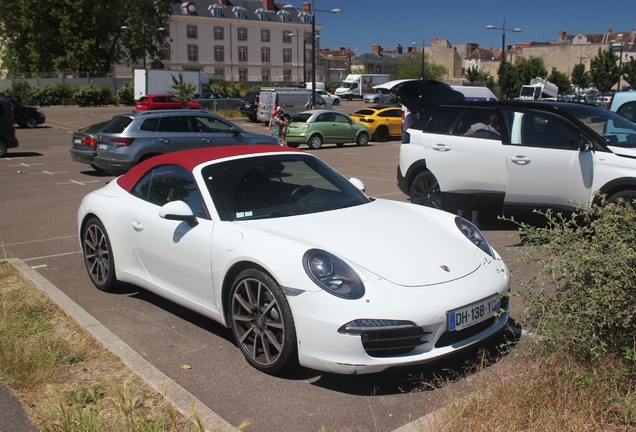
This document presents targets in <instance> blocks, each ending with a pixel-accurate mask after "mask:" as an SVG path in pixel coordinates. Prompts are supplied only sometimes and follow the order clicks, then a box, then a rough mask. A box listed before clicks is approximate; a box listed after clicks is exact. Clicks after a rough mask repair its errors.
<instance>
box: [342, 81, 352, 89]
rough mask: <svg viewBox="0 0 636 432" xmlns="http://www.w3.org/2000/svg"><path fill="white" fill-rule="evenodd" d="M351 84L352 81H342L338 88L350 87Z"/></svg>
mask: <svg viewBox="0 0 636 432" xmlns="http://www.w3.org/2000/svg"><path fill="white" fill-rule="evenodd" d="M352 84H353V83H348V82H343V83H342V84H340V88H351V85H352Z"/></svg>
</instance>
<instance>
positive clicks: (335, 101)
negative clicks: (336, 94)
mask: <svg viewBox="0 0 636 432" xmlns="http://www.w3.org/2000/svg"><path fill="white" fill-rule="evenodd" d="M339 103H340V99H334V100H333V104H332V105H338V104H339Z"/></svg>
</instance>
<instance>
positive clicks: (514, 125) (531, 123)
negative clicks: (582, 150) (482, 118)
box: [506, 112, 580, 150]
mask: <svg viewBox="0 0 636 432" xmlns="http://www.w3.org/2000/svg"><path fill="white" fill-rule="evenodd" d="M506 118H507V119H508V121H510V122H511V124H510V144H514V145H522V146H527V147H541V148H552V149H562V150H578V149H579V141H580V138H579V135H578V134H577V133H575V132H573V131H572V130H570V129H568V128H567V127H565V126H564V125H562V124H561V123H559V122H557V121H556V120H555V119H553V118H551V117H548V116H545V115H542V114H537V113H531V112H515V113H514V115H513V116H506Z"/></svg>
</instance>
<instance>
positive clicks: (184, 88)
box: [169, 72, 197, 108]
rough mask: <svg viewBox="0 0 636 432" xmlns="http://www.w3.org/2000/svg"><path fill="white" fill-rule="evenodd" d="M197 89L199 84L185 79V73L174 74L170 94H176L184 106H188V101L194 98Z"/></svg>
mask: <svg viewBox="0 0 636 432" xmlns="http://www.w3.org/2000/svg"><path fill="white" fill-rule="evenodd" d="M196 91H197V86H196V85H195V84H192V83H188V82H185V81H184V80H183V74H182V73H181V72H179V75H177V76H176V77H175V76H174V75H173V76H172V85H171V86H170V92H169V93H170V94H171V95H174V96H175V97H176V98H177V99H179V102H181V104H182V105H183V107H184V108H188V104H187V102H188V101H189V100H191V99H192V94H193V93H194V92H196Z"/></svg>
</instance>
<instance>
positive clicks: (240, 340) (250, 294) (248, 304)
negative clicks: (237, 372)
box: [230, 269, 298, 373]
mask: <svg viewBox="0 0 636 432" xmlns="http://www.w3.org/2000/svg"><path fill="white" fill-rule="evenodd" d="M230 326H231V327H232V332H233V333H234V338H235V339H236V343H237V344H238V346H239V348H240V349H241V352H243V355H244V356H245V358H246V359H247V361H248V362H249V363H250V364H251V365H252V366H254V367H255V368H256V369H258V370H260V371H262V372H266V373H278V372H282V371H284V370H287V369H291V368H293V367H295V366H296V365H297V364H298V354H297V350H296V329H295V327H294V320H293V318H292V314H291V309H290V307H289V303H287V298H286V297H285V295H284V294H283V291H282V290H281V288H280V287H279V286H278V284H277V283H276V282H275V281H274V280H273V279H272V278H270V277H269V276H268V275H266V274H265V273H263V272H261V271H258V270H254V269H248V270H244V271H242V272H241V273H240V274H239V275H238V276H237V277H236V279H235V281H234V284H233V285H232V291H231V294H230Z"/></svg>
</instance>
